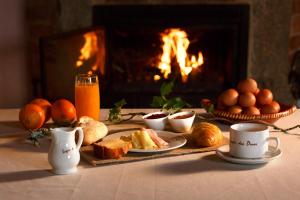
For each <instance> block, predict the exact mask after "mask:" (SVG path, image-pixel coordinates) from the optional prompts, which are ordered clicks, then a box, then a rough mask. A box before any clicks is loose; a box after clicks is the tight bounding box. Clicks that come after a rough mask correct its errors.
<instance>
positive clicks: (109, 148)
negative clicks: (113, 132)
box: [93, 139, 132, 159]
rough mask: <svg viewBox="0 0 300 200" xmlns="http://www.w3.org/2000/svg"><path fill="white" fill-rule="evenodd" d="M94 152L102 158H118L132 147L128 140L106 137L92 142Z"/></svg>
mask: <svg viewBox="0 0 300 200" xmlns="http://www.w3.org/2000/svg"><path fill="white" fill-rule="evenodd" d="M93 147H94V154H95V156H96V157H98V158H102V159H118V158H121V157H122V156H124V155H125V154H127V152H128V150H129V149H130V148H132V144H131V143H130V142H126V141H124V140H121V139H108V140H105V141H102V142H98V143H94V144H93Z"/></svg>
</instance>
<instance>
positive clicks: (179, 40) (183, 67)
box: [158, 28, 204, 82]
mask: <svg viewBox="0 0 300 200" xmlns="http://www.w3.org/2000/svg"><path fill="white" fill-rule="evenodd" d="M161 37H162V41H163V46H162V50H163V54H162V55H161V58H160V62H159V64H158V68H159V69H160V72H161V73H162V74H163V77H164V78H165V79H167V78H168V76H169V74H170V73H171V60H172V58H173V57H176V60H177V62H178V65H179V67H180V73H181V78H182V82H186V81H187V80H188V75H189V74H190V73H191V71H192V70H193V69H196V68H199V67H200V66H201V65H202V64H203V63H204V59H203V55H202V52H199V53H198V58H197V57H196V56H195V55H191V56H189V55H188V53H187V49H188V47H189V44H190V41H189V39H188V38H187V33H186V32H185V31H183V30H181V29H175V28H172V29H166V30H165V31H164V33H162V34H161Z"/></svg>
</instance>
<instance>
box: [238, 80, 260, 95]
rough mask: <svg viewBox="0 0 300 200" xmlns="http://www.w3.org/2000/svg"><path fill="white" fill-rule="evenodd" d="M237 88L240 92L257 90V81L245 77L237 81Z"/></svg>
mask: <svg viewBox="0 0 300 200" xmlns="http://www.w3.org/2000/svg"><path fill="white" fill-rule="evenodd" d="M237 90H238V91H239V92H240V93H246V92H251V93H255V92H256V90H257V82H256V81H255V80H254V79H252V78H246V79H244V80H242V81H240V82H239V83H238V85H237Z"/></svg>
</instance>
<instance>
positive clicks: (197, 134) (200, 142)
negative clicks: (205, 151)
mask: <svg viewBox="0 0 300 200" xmlns="http://www.w3.org/2000/svg"><path fill="white" fill-rule="evenodd" d="M192 136H193V139H194V141H195V143H196V145H197V146H199V147H211V146H215V145H218V144H220V143H221V142H222V140H223V134H222V132H221V130H220V129H219V127H217V126H216V125H214V124H211V123H207V122H200V123H198V124H196V125H195V126H194V129H193V132H192Z"/></svg>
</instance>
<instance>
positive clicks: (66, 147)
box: [48, 127, 83, 174]
mask: <svg viewBox="0 0 300 200" xmlns="http://www.w3.org/2000/svg"><path fill="white" fill-rule="evenodd" d="M76 131H78V133H79V137H78V142H77V144H76V143H75V133H76ZM51 137H52V142H51V146H50V150H49V153H48V161H49V163H50V165H51V166H52V168H53V173H55V174H70V173H74V172H76V171H77V165H78V163H79V161H80V154H79V148H80V146H81V144H82V141H83V131H82V128H81V127H76V128H70V127H61V128H54V129H51Z"/></svg>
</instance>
